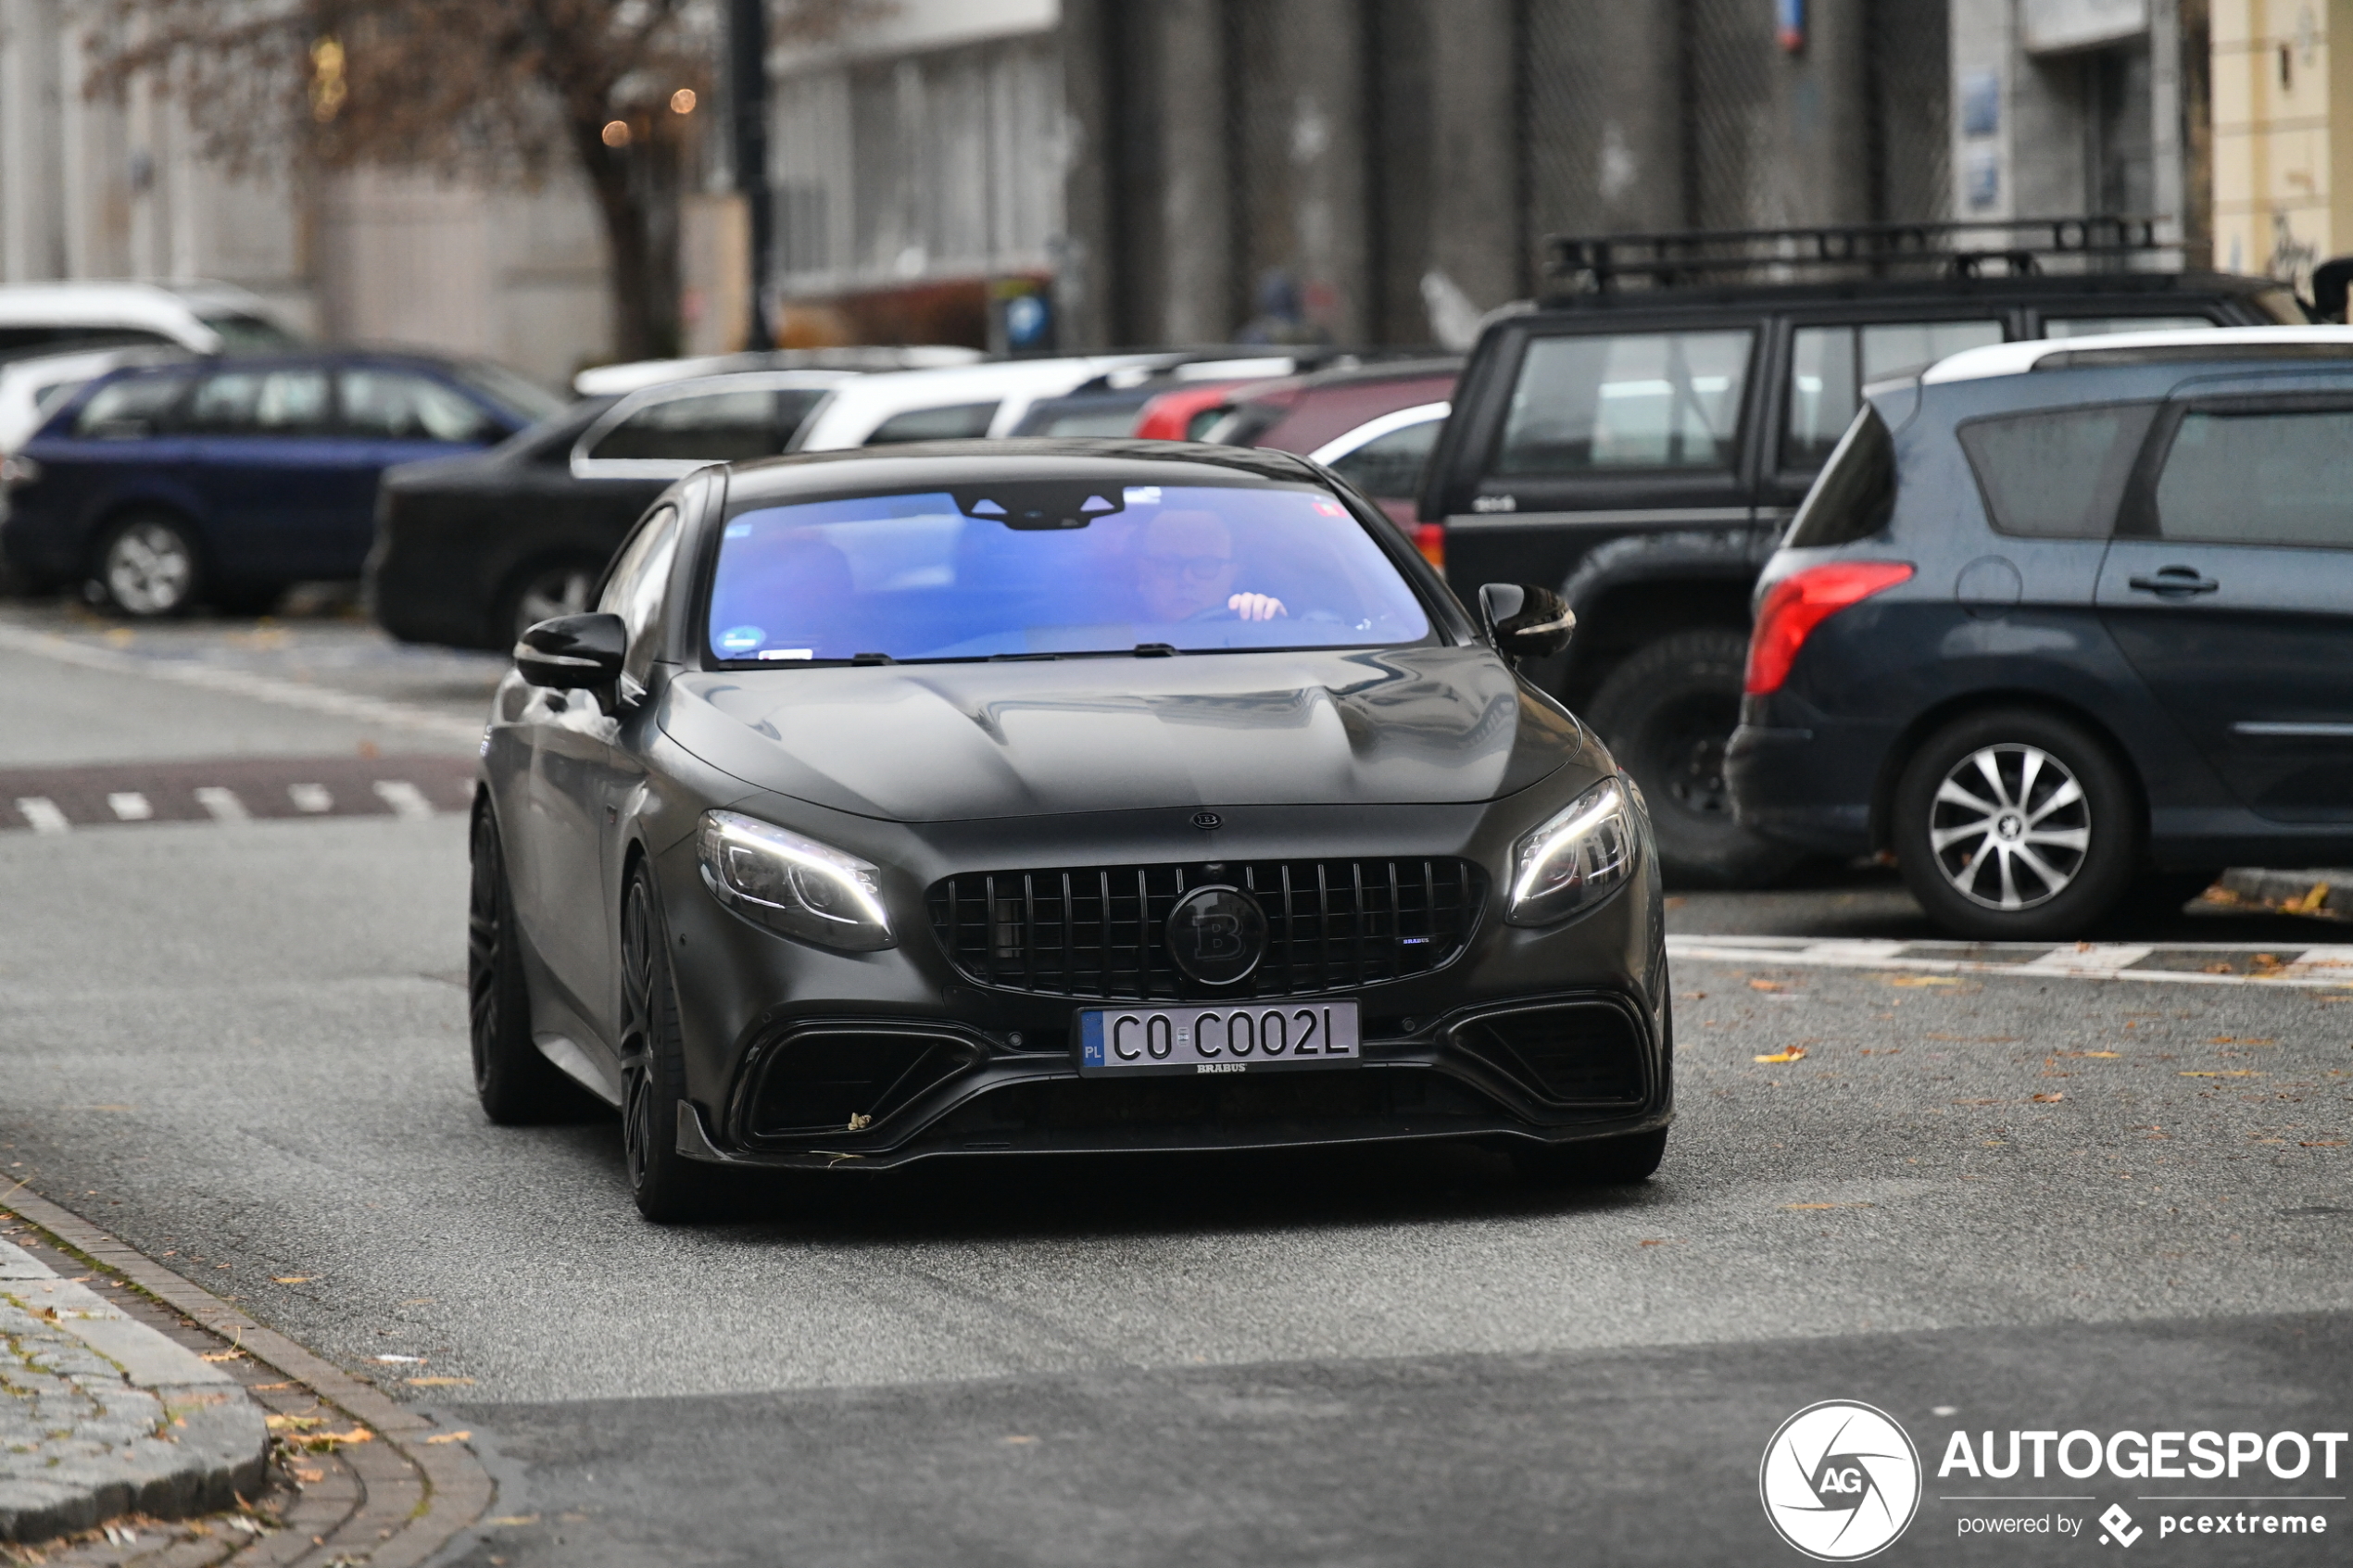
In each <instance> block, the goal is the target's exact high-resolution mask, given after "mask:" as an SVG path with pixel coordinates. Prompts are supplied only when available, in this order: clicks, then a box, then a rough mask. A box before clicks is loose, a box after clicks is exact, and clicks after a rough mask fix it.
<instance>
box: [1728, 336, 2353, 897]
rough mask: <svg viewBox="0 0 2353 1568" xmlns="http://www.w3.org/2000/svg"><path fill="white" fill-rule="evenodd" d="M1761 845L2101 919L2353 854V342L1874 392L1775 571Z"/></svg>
mask: <svg viewBox="0 0 2353 1568" xmlns="http://www.w3.org/2000/svg"><path fill="white" fill-rule="evenodd" d="M1728 777H1729V779H1730V784H1731V788H1732V792H1733V800H1734V808H1735V810H1736V811H1737V812H1738V814H1739V819H1740V821H1741V822H1743V823H1745V824H1747V825H1749V826H1751V827H1753V828H1755V830H1756V831H1758V832H1760V833H1764V834H1769V835H1771V836H1773V837H1776V838H1779V839H1782V840H1784V841H1786V842H1789V843H1792V844H1797V845H1803V846H1806V847H1811V848H1814V849H1818V850H1824V851H1829V852H1831V853H1835V854H1842V855H1855V854H1863V853H1869V852H1872V851H1883V850H1892V851H1893V852H1894V857H1895V859H1896V861H1897V863H1898V865H1899V866H1900V867H1901V868H1902V870H1903V872H1904V877H1905V880H1906V883H1907V884H1909V886H1910V887H1911V889H1912V892H1913V893H1914V895H1915V896H1916V897H1918V898H1919V901H1920V903H1921V905H1922V907H1923V908H1925V909H1927V911H1928V912H1929V914H1930V915H1931V917H1932V918H1933V919H1934V920H1936V921H1937V922H1938V923H1940V924H1942V925H1944V927H1946V928H1947V929H1950V930H1953V931H1956V932H1958V933H1962V934H1964V935H1971V936H1978V937H1993V938H2002V937H2017V938H2020V939H2036V940H2040V939H2046V938H2051V937H2059V936H2069V935H2080V934H2081V933H2082V931H2084V930H2085V929H2087V928H2089V927H2090V926H2092V925H2093V924H2094V923H2095V922H2097V921H2098V920H2099V919H2100V918H2101V917H2103V916H2104V915H2107V914H2108V913H2110V912H2111V911H2113V910H2115V909H2118V908H2119V907H2120V905H2122V904H2123V903H2125V902H2126V901H2127V900H2128V899H2131V898H2133V897H2136V896H2138V897H2150V898H2158V897H2164V898H2169V899H2171V901H2172V902H2175V903H2178V902H2179V901H2180V900H2181V899H2182V898H2183V897H2188V896H2189V894H2190V893H2192V892H2194V891H2196V888H2197V887H2200V886H2203V885H2205V884H2206V882H2207V881H2208V880H2209V879H2210V878H2211V877H2212V876H2213V874H2214V873H2215V872H2217V871H2218V870H2219V869H2220V868H2221V867H2223V866H2226V865H2257V866H2261V865H2273V866H2308V865H2328V864H2343V863H2345V860H2346V859H2347V853H2348V851H2353V330H2347V329H2345V328H2276V329H2258V330H2251V331H2246V332H2228V333H2214V332H2207V333H2200V334H2195V335H2193V334H2189V333H2181V334H2172V333H2163V334H2158V333H2144V334H2133V335H2130V336H2120V337H2113V338H2103V339H2100V340H2097V342H2096V344H2092V343H2078V344H2073V345H2070V343H2068V342H2066V341H2064V340H2061V341H2057V342H2042V343H2013V344H2006V345H2000V346H1997V347H1990V348H1982V349H1975V350H1971V351H1969V353H1966V354H1961V355H1957V356H1955V357H1954V358H1950V359H1947V360H1945V361H1944V362H1943V363H1942V364H1940V365H1938V366H1936V367H1934V368H1932V369H1931V370H1929V371H1928V372H1927V373H1926V374H1925V375H1924V376H1922V377H1920V378H1919V379H1918V380H1916V381H1910V382H1906V383H1896V384H1893V385H1887V386H1881V387H1878V388H1874V389H1872V392H1871V395H1870V396H1869V401H1868V404H1867V406H1866V408H1864V409H1863V410H1862V412H1861V413H1860V414H1859V415H1858V416H1857V417H1856V421H1855V423H1854V425H1853V426H1852V427H1851V428H1850V429H1849V430H1848V432H1847V433H1846V436H1845V439H1844V440H1843V442H1842V443H1841V445H1840V446H1839V449H1838V451H1837V453H1836V455H1835V456H1834V457H1833V458H1832V460H1831V464H1830V465H1829V467H1828V468H1826V469H1825V470H1824V471H1823V473H1822V476H1821V478H1820V480H1819V481H1818V483H1817V484H1816V485H1815V487H1814V489H1813V491H1812V492H1811V493H1810V494H1809V495H1807V497H1806V503H1805V506H1804V507H1803V508H1801V509H1800V511H1799V513H1798V515H1797V517H1796V518H1795V520H1794V521H1793V522H1792V524H1791V529H1790V533H1789V536H1788V538H1787V539H1786V540H1785V541H1784V542H1783V545H1782V547H1781V549H1780V552H1779V553H1778V554H1776V555H1775V556H1774V557H1773V558H1772V560H1771V562H1770V563H1769V564H1768V566H1767V568H1766V571H1765V574H1764V577H1763V579H1762V581H1761V582H1760V583H1759V584H1758V587H1757V596H1756V623H1755V633H1754V635H1753V638H1752V641H1751V644H1750V650H1749V666H1748V680H1747V696H1746V697H1745V700H1744V705H1743V711H1742V724H1741V728H1740V730H1739V732H1738V733H1737V734H1735V735H1734V737H1733V739H1732V743H1731V750H1730V758H1729V761H1728Z"/></svg>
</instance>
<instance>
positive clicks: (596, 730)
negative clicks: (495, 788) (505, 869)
mask: <svg viewBox="0 0 2353 1568" xmlns="http://www.w3.org/2000/svg"><path fill="white" fill-rule="evenodd" d="M677 539H678V509H677V508H675V507H674V506H663V507H661V508H657V509H656V510H655V511H654V512H653V513H651V514H650V515H649V516H648V517H647V518H646V520H645V521H643V522H642V523H640V524H639V525H638V526H637V529H636V530H635V533H632V534H631V535H630V537H629V539H628V541H627V543H625V544H624V545H623V546H622V550H621V554H620V556H619V557H618V558H615V560H614V562H613V568H612V571H611V572H610V574H609V575H608V576H607V578H606V582H605V587H604V591H603V593H602V594H601V595H599V596H598V608H599V609H603V610H610V611H612V612H613V613H615V614H619V615H621V616H622V617H623V620H625V621H630V644H631V647H632V649H633V650H634V649H635V647H636V646H637V644H638V643H639V641H640V640H641V634H642V633H643V632H644V629H645V627H646V625H647V624H648V621H647V620H646V619H645V618H646V617H648V616H650V615H651V614H652V613H653V612H654V610H655V609H656V608H659V594H658V592H657V593H656V594H655V595H653V598H654V601H655V602H654V603H653V604H652V605H648V604H647V603H646V602H645V601H646V600H647V598H648V591H647V584H648V583H655V584H659V583H663V582H666V581H667V579H668V573H669V570H670V563H671V560H672V558H673V551H674V550H675V549H676V547H677ZM633 618H635V619H633ZM535 718H536V722H535V724H534V726H533V733H532V737H531V786H530V827H529V832H530V834H531V835H532V838H533V840H534V843H533V845H532V860H533V863H534V865H535V870H536V875H535V897H536V899H537V902H538V915H539V923H538V927H537V929H535V931H534V932H533V937H534V943H535V946H536V947H537V948H538V950H539V954H540V957H541V958H542V959H543V960H545V961H546V963H547V968H548V970H549V972H550V973H551V974H552V976H553V977H554V979H555V981H556V983H557V984H558V985H560V986H561V987H562V988H563V989H564V991H565V992H566V993H567V994H568V995H569V997H570V998H571V1000H572V1002H573V1010H575V1011H576V1012H578V1013H580V1014H581V1015H582V1016H583V1017H585V1018H589V1019H594V1020H599V1021H603V1022H607V1023H609V1022H610V1007H609V1005H608V1002H607V993H608V992H609V991H610V989H611V986H612V927H613V923H614V921H615V919H616V916H615V913H614V910H615V906H614V905H613V904H612V903H611V902H610V900H609V899H607V897H605V869H604V854H605V842H606V837H607V834H606V832H605V824H606V808H607V807H608V806H609V805H611V804H612V801H611V798H610V796H611V790H610V783H611V773H612V767H613V757H612V752H613V743H614V740H615V738H616V736H617V734H618V726H617V724H616V722H615V721H614V719H613V718H612V717H611V716H610V715H608V714H607V713H606V712H605V710H604V708H603V706H602V704H601V703H599V702H598V699H597V698H596V697H595V696H591V695H590V694H588V693H585V692H573V693H571V694H569V695H565V694H549V695H548V696H546V697H545V698H543V699H542V700H541V701H540V704H539V706H538V708H537V709H536V711H535ZM606 1044H608V1045H617V1044H618V1042H616V1041H611V1040H608V1041H606Z"/></svg>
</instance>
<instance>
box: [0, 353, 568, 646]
mask: <svg viewBox="0 0 2353 1568" xmlns="http://www.w3.org/2000/svg"><path fill="white" fill-rule="evenodd" d="M558 407H560V400H559V399H557V398H556V397H555V396H554V395H551V394H549V393H547V392H545V391H543V390H541V389H540V388H539V387H537V386H535V385H534V384H532V383H529V382H527V381H524V380H523V379H522V377H520V376H518V375H515V374H514V373H513V372H511V371H509V370H502V369H500V368H499V367H497V366H496V365H490V364H484V363H481V362H469V361H460V360H448V359H441V358H430V357H426V356H420V355H405V354H378V353H368V354H350V353H346V354H331V355H284V356H272V357H271V358H227V359H208V360H202V361H198V362H195V363H193V364H183V365H170V366H159V367H154V368H149V369H143V370H124V371H120V372H118V373H117V374H115V375H112V376H108V377H106V378H104V379H102V380H99V381H96V382H94V383H91V385H90V386H89V387H87V388H86V389H84V390H83V391H82V393H81V394H80V395H78V396H76V397H74V398H73V399H71V400H70V401H69V402H68V403H67V404H65V405H64V406H63V407H62V408H59V410H58V411H57V415H56V416H55V417H54V418H52V419H51V420H49V421H48V422H47V423H46V424H45V425H44V426H43V427H42V428H41V430H40V431H39V432H38V433H36V434H35V435H34V436H33V438H32V439H31V441H29V442H27V443H26V444H25V445H24V447H23V449H22V450H21V451H19V452H18V453H17V454H15V455H14V456H13V457H11V458H9V460H8V464H7V468H6V475H5V479H6V485H7V497H6V498H7V502H8V507H7V517H6V523H5V525H0V552H5V554H6V558H7V560H8V562H9V564H10V565H11V566H13V567H14V568H15V569H16V571H18V572H19V574H20V575H21V576H22V577H24V578H25V579H27V580H28V581H29V582H30V583H32V584H34V585H35V586H46V587H55V586H58V585H61V584H64V583H72V582H76V581H80V580H84V579H86V580H88V581H90V582H92V583H95V584H96V586H97V590H98V593H99V594H100V596H103V598H104V600H105V601H106V602H107V604H109V605H110V606H112V608H115V609H116V610H118V611H120V613H122V614H125V615H131V616H141V617H147V616H160V615H171V614H175V613H177V612H179V611H181V610H182V609H184V608H187V607H188V606H189V605H190V604H192V603H194V602H195V601H196V600H197V599H199V598H204V599H208V600H210V601H211V602H212V603H213V604H215V605H217V606H219V607H220V608H225V609H232V610H254V609H261V608H268V606H269V605H270V604H271V602H273V601H274V600H275V599H276V598H277V596H278V595H279V594H280V593H281V592H282V591H283V589H284V587H285V586H286V584H288V583H296V582H309V581H321V580H332V579H337V578H356V577H358V576H359V571H360V567H361V564H362V563H363V562H364V561H365V560H366V558H367V555H368V548H369V546H370V544H371V542H372V539H373V534H374V520H375V506H376V480H377V476H378V475H379V474H381V473H382V472H383V471H384V469H386V468H388V467H390V466H391V465H393V464H395V463H404V462H409V461H413V460H415V459H417V458H435V457H447V456H450V455H453V454H456V453H460V452H467V451H472V450H475V449H477V448H480V447H484V446H488V445H492V444H493V443H495V442H498V441H502V440H504V439H505V438H506V437H508V436H510V435H511V434H513V433H515V432H516V431H518V430H521V429H522V428H523V427H524V426H525V425H527V424H529V423H530V422H532V421H533V420H536V419H538V418H540V417H542V416H543V415H546V414H547V413H550V412H553V411H554V410H555V409H556V408H558Z"/></svg>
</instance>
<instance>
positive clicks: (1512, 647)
mask: <svg viewBox="0 0 2353 1568" xmlns="http://www.w3.org/2000/svg"><path fill="white" fill-rule="evenodd" d="M1478 613H1479V618H1480V619H1481V620H1483V621H1486V622H1487V635H1488V636H1489V637H1490V638H1491V639H1492V640H1493V642H1494V644H1495V651H1496V652H1498V653H1500V654H1502V655H1503V656H1504V658H1505V659H1542V658H1545V657H1546V656H1548V655H1551V654H1555V653H1558V652H1560V651H1561V649H1563V648H1565V647H1567V646H1568V638H1569V634H1570V633H1573V632H1575V631H1576V630H1577V612H1576V611H1574V610H1572V609H1570V608H1568V601H1567V600H1566V599H1564V598H1562V597H1561V596H1559V595H1558V594H1555V593H1554V592H1553V591H1552V590H1551V589H1550V588H1539V587H1537V586H1536V585H1535V584H1533V583H1488V584H1487V585H1486V586H1485V587H1483V588H1481V589H1479V591H1478Z"/></svg>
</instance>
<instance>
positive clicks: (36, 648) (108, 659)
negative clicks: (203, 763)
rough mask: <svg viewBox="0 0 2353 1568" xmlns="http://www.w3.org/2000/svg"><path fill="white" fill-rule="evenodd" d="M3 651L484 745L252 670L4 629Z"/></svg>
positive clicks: (420, 714) (463, 733)
mask: <svg viewBox="0 0 2353 1568" xmlns="http://www.w3.org/2000/svg"><path fill="white" fill-rule="evenodd" d="M0 648H7V649H10V650H13V651H14V652H17V653H29V654H33V655H35V656H37V657H39V658H42V659H56V660H57V662H58V663H60V664H77V665H80V666H81V667H82V669H84V670H103V671H107V672H108V673H110V674H118V675H145V676H149V677H151V678H153V679H155V680H158V681H174V682H177V683H179V684H181V685H183V686H199V687H202V688H203V689H205V690H207V691H214V692H225V693H228V694H229V695H231V696H244V697H251V698H253V699H254V700H256V701H258V702H272V703H276V704H277V705H278V706H279V707H281V708H299V709H306V710H307V711H308V712H312V713H324V714H328V715H331V716H333V717H334V718H337V719H357V720H359V721H363V722H366V723H376V724H399V725H404V726H406V727H408V728H409V729H415V730H425V731H428V732H430V733H432V734H439V735H448V736H450V737H452V738H455V739H462V740H479V739H481V738H482V725H481V724H479V723H477V722H476V721H472V720H470V719H459V718H457V717H456V716H454V715H452V714H447V713H435V712H434V711H433V710H432V709H426V708H417V707H413V706H411V705H410V704H408V703H405V702H390V701H387V700H385V699H384V698H383V697H373V696H354V695H353V694H352V693H349V692H339V691H333V690H331V689H329V688H327V687H324V686H308V685H304V684H302V683H300V682H298V681H285V680H281V679H279V678H278V677H277V676H274V675H260V674H256V673H255V672H254V671H250V670H225V669H222V668H220V666H218V665H210V664H195V663H191V662H187V661H184V660H178V659H142V658H140V657H139V656H138V655H136V654H128V653H117V652H115V651H114V650H113V649H111V648H94V647H89V646H85V645H83V644H81V643H77V642H75V641H73V640H72V639H71V638H69V637H60V636H57V635H56V634H55V633H48V632H33V631H29V630H27V629H25V628H24V627H21V626H0Z"/></svg>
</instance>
